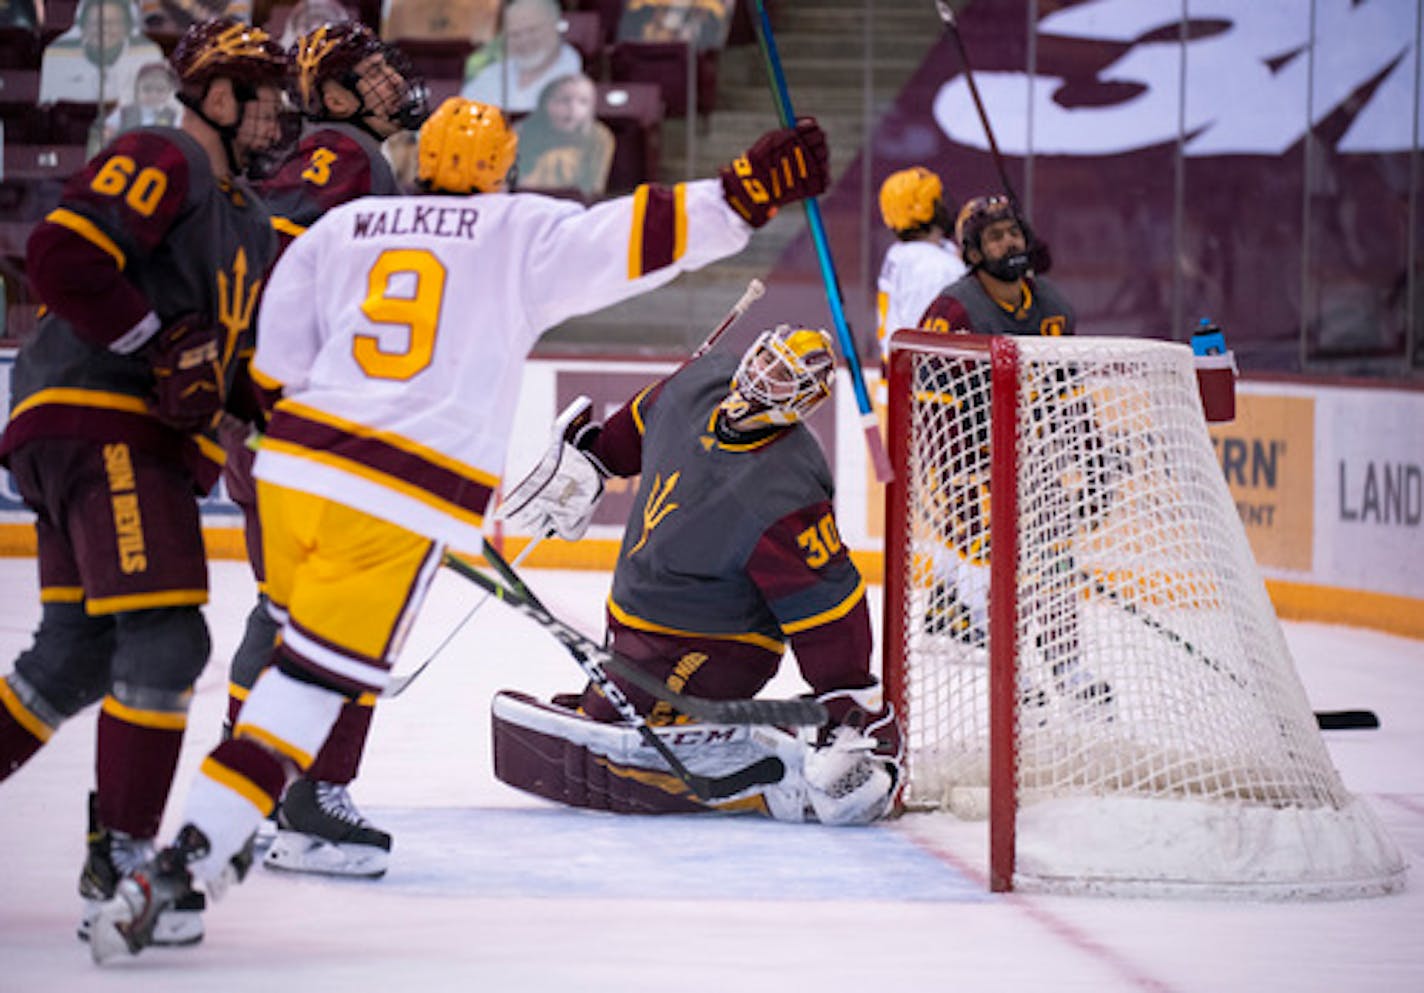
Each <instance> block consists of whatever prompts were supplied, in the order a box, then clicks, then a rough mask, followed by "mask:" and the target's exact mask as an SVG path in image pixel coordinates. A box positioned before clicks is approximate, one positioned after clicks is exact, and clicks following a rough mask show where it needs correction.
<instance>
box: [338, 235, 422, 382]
mask: <svg viewBox="0 0 1424 993" xmlns="http://www.w3.org/2000/svg"><path fill="white" fill-rule="evenodd" d="M444 299H445V266H444V264H443V263H441V261H440V260H439V259H438V258H436V257H435V254H434V253H433V252H430V251H427V250H426V249H423V248H393V249H388V250H387V251H384V252H382V253H381V255H380V257H379V258H378V259H376V264H375V265H373V266H372V267H371V271H370V273H369V274H368V275H367V278H366V299H365V300H363V301H362V302H361V313H363V314H365V315H366V318H367V320H369V321H371V323H373V324H396V325H400V326H402V327H404V328H406V329H407V334H406V342H405V347H404V348H389V347H387V348H383V347H382V345H381V338H380V337H379V336H378V335H374V334H358V335H356V337H355V339H354V341H353V343H352V349H351V351H352V356H353V357H354V358H355V359H356V364H357V365H359V366H360V367H361V369H362V371H363V372H365V373H366V375H368V376H370V377H371V378H373V379H401V380H404V379H410V378H411V377H413V376H415V375H416V374H418V373H420V372H422V371H423V370H424V369H426V368H427V367H428V366H429V365H430V362H431V359H432V358H433V356H434V355H435V335H436V332H438V331H439V330H440V308H441V305H442V303H443V302H444ZM387 343H388V344H390V342H389V341H388V342H387Z"/></svg>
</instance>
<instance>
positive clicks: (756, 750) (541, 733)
mask: <svg viewBox="0 0 1424 993" xmlns="http://www.w3.org/2000/svg"><path fill="white" fill-rule="evenodd" d="M845 695H846V694H845V693H838V694H834V696H836V697H841V696H845ZM828 702H830V703H832V704H833V705H834V703H835V701H828ZM857 702H860V701H857ZM862 705H865V704H864V703H863V702H862ZM833 709H835V708H834V706H833ZM491 718H492V719H491V722H490V726H491V731H492V734H493V744H494V749H493V751H494V772H495V776H496V777H497V778H498V779H499V780H500V782H503V783H505V784H507V785H509V786H513V787H514V788H516V789H519V790H523V791H525V792H526V793H532V794H534V795H535V796H541V797H544V798H545V799H547V800H554V801H556V802H558V803H563V804H567V805H569V806H571V807H584V808H588V809H592V810H606V811H610V812H612V813H618V814H692V813H756V814H762V815H764V816H767V817H772V818H775V819H776V820H780V821H792V822H797V823H801V822H808V821H810V822H819V823H821V824H831V825H861V824H868V823H871V822H872V821H875V820H878V819H879V818H880V817H883V816H884V815H885V814H886V813H887V812H888V811H889V810H890V807H891V801H892V799H893V796H894V792H895V786H896V783H897V781H898V779H899V762H898V759H896V758H891V757H887V756H885V755H883V754H882V755H877V754H874V749H875V747H876V741H875V739H874V738H873V737H870V736H869V735H867V734H864V733H862V732H861V731H860V730H859V729H857V728H855V727H852V726H850V725H841V726H838V727H836V728H835V729H834V730H832V731H829V732H824V731H823V732H822V733H821V734H820V735H819V737H818V742H819V744H817V743H813V742H808V741H803V740H802V739H800V738H798V737H797V736H795V735H792V734H790V733H788V732H786V731H783V730H781V729H779V728H775V727H768V726H764V725H730V724H704V723H687V724H673V725H668V726H665V727H659V728H655V729H654V732H655V733H656V734H657V735H658V736H659V737H660V738H661V739H662V741H663V742H664V743H665V744H666V745H667V746H668V747H669V748H671V750H672V751H673V753H674V754H675V755H676V756H677V757H678V758H679V759H680V760H681V761H682V762H683V763H684V764H685V765H687V766H688V767H689V768H692V769H695V770H697V771H698V772H699V773H700V774H702V775H707V776H722V775H727V774H729V773H733V772H736V771H737V770H740V769H744V768H746V767H747V766H749V765H752V764H753V763H756V762H759V761H761V760H763V759H765V758H767V757H769V756H774V757H776V758H778V759H780V760H781V762H782V764H783V765H784V766H785V768H786V774H785V775H784V776H783V777H782V779H781V781H780V782H778V783H773V784H771V785H758V786H753V787H751V788H749V789H747V790H744V791H742V792H741V793H738V794H735V795H733V796H731V797H727V798H726V799H723V800H717V801H712V802H704V801H702V800H699V799H697V798H696V797H694V796H693V795H692V794H691V792H690V791H689V790H688V788H687V785H686V784H685V783H683V782H682V780H680V779H679V778H678V777H677V776H675V775H673V774H672V772H671V771H670V770H669V769H668V766H667V764H666V763H665V762H663V761H662V759H661V758H660V757H659V756H658V754H657V753H656V752H655V751H654V750H653V748H651V747H650V746H649V745H648V744H647V743H646V742H645V741H644V740H643V739H642V738H641V737H640V736H639V734H638V733H637V731H636V729H634V728H633V727H631V726H629V725H623V724H609V723H604V722H601V721H596V720H593V719H592V718H590V717H587V716H585V715H584V714H582V713H580V712H579V711H577V710H574V709H570V708H569V707H565V706H562V705H561V704H559V703H544V702H542V701H540V700H536V699H534V698H533V697H531V696H528V695H526V694H524V693H518V692H514V691H511V690H504V691H501V692H499V693H497V694H496V695H495V698H494V702H493V704H492V706H491ZM867 730H873V728H870V729H867Z"/></svg>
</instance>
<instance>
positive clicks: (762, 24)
mask: <svg viewBox="0 0 1424 993" xmlns="http://www.w3.org/2000/svg"><path fill="white" fill-rule="evenodd" d="M755 4H756V18H755V21H756V25H757V40H758V41H759V42H760V44H761V53H762V58H763V59H764V60H765V61H766V70H767V75H768V76H769V77H770V79H771V88H772V97H773V98H774V99H775V102H776V116H777V117H778V118H779V119H780V121H781V126H782V127H784V128H794V127H795V126H796V113H795V111H793V110H792V109H791V94H790V92H789V91H788V90H787V87H786V75H785V73H783V72H782V70H781V55H780V53H779V52H778V51H777V49H776V37H775V36H774V35H773V34H772V33H771V21H770V20H769V19H768V18H767V16H766V5H765V4H764V3H762V0H755ZM804 202H805V204H806V223H807V225H808V226H809V227H810V229H811V241H812V243H814V244H815V246H816V260H817V261H818V262H819V263H820V265H821V282H822V283H824V284H825V287H826V303H827V304H828V305H829V306H830V308H831V319H832V320H833V321H834V322H835V325H836V339H837V340H838V341H839V342H840V346H841V353H842V355H844V356H845V361H846V368H847V370H848V371H849V372H850V381H851V385H852V386H853V387H854V388H855V405H856V407H857V409H859V411H860V423H861V426H862V427H863V428H864V429H865V444H866V447H867V449H868V450H869V452H870V461H871V463H872V464H873V466H874V468H875V478H876V479H877V480H879V481H880V482H882V483H888V482H890V481H891V480H892V479H894V478H895V471H894V470H893V469H891V468H890V455H889V453H887V452H886V450H885V440H884V439H883V438H881V437H880V422H879V421H878V420H877V419H876V417H875V409H874V408H873V407H872V406H871V404H870V393H869V391H867V390H866V388H865V374H864V373H863V372H861V368H860V354H859V352H858V351H857V350H856V347H855V339H854V338H853V337H851V333H850V325H849V324H848V323H847V321H846V315H845V305H844V304H843V303H842V302H841V287H840V280H838V279H837V278H836V267H835V263H834V262H832V261H831V246H830V242H829V241H828V240H827V239H826V225H825V222H824V221H823V220H822V219H821V205H820V204H819V203H817V202H816V198H815V197H807V198H806V200H805V201H804Z"/></svg>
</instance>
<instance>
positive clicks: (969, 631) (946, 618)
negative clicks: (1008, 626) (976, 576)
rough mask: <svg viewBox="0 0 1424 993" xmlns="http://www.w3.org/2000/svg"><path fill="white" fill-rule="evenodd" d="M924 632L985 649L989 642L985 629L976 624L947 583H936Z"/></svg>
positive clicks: (926, 612)
mask: <svg viewBox="0 0 1424 993" xmlns="http://www.w3.org/2000/svg"><path fill="white" fill-rule="evenodd" d="M924 630H925V633H926V634H942V635H949V636H950V637H951V638H954V639H955V640H956V641H962V642H964V644H966V645H978V646H980V647H983V645H984V643H985V642H986V641H987V640H988V636H987V634H986V632H985V631H984V629H983V628H982V627H980V626H979V625H978V624H975V623H974V619H973V616H972V615H971V614H970V613H969V608H968V607H966V606H965V605H964V603H963V602H962V601H961V600H960V599H959V594H958V593H956V592H955V590H954V589H953V588H952V587H950V586H948V585H947V584H945V583H935V585H934V589H933V590H932V591H931V593H930V602H929V606H927V607H926V608H925V619H924Z"/></svg>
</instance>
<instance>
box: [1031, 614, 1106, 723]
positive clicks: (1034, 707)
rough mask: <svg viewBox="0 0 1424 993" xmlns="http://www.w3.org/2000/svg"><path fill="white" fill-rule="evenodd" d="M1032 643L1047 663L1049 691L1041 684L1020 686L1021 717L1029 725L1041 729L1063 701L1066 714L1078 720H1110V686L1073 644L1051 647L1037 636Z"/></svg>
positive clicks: (1041, 637) (1070, 641) (1047, 640)
mask: <svg viewBox="0 0 1424 993" xmlns="http://www.w3.org/2000/svg"><path fill="white" fill-rule="evenodd" d="M1034 644H1035V645H1036V646H1037V647H1038V649H1039V651H1040V652H1043V654H1044V657H1045V661H1048V662H1049V665H1048V671H1049V674H1050V675H1051V677H1052V680H1051V685H1052V690H1051V691H1050V690H1049V689H1047V688H1045V687H1044V686H1042V685H1033V684H1028V683H1025V684H1023V685H1021V686H1020V687H1019V710H1020V714H1021V718H1022V719H1023V720H1024V721H1025V722H1026V723H1027V724H1029V725H1030V726H1037V727H1043V726H1044V725H1045V724H1047V723H1048V718H1049V713H1050V711H1051V710H1053V709H1054V707H1055V702H1056V701H1062V703H1063V705H1064V706H1065V708H1066V711H1067V713H1070V714H1071V715H1072V716H1073V717H1074V718H1076V719H1078V720H1085V719H1086V720H1094V721H1111V720H1112V719H1113V717H1114V715H1115V710H1116V700H1115V697H1114V694H1113V688H1112V684H1111V683H1109V682H1108V681H1107V680H1106V679H1102V678H1100V677H1098V676H1097V675H1095V674H1094V673H1093V671H1092V670H1091V669H1089V668H1088V667H1087V665H1085V664H1084V663H1083V660H1082V658H1081V656H1080V655H1079V651H1078V648H1077V644H1076V639H1070V640H1069V642H1068V643H1066V644H1053V643H1052V642H1050V641H1049V639H1047V638H1045V637H1043V636H1042V635H1039V636H1037V637H1035V639H1034Z"/></svg>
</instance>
